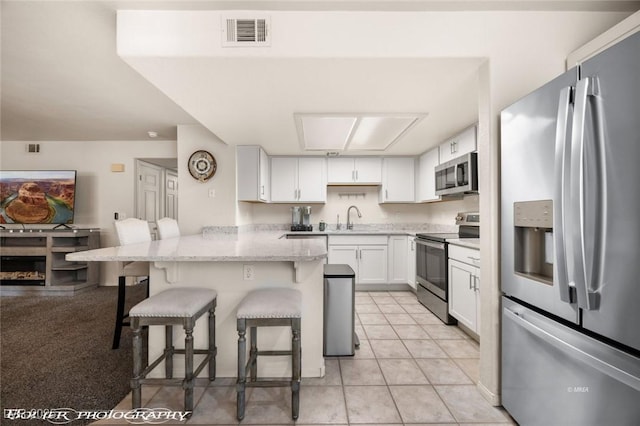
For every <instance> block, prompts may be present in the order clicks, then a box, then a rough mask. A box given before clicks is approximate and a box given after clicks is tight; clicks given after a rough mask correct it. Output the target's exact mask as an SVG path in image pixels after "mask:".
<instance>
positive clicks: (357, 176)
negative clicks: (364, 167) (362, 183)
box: [356, 170, 358, 181]
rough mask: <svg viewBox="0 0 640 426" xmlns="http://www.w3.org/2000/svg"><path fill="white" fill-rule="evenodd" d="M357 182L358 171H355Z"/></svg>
mask: <svg viewBox="0 0 640 426" xmlns="http://www.w3.org/2000/svg"><path fill="white" fill-rule="evenodd" d="M357 180H358V171H357V170H356V181H357Z"/></svg>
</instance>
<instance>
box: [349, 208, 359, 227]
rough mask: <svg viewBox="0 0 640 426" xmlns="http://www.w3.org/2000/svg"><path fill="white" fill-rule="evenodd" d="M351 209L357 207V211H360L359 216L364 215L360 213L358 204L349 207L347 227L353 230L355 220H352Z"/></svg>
mask: <svg viewBox="0 0 640 426" xmlns="http://www.w3.org/2000/svg"><path fill="white" fill-rule="evenodd" d="M351 209H356V212H357V213H358V217H362V213H360V210H358V208H357V207H356V206H350V207H349V208H348V209H347V229H349V230H351V229H353V222H351V216H350V215H351Z"/></svg>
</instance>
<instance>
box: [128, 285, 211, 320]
mask: <svg viewBox="0 0 640 426" xmlns="http://www.w3.org/2000/svg"><path fill="white" fill-rule="evenodd" d="M217 295H218V293H217V292H216V291H215V290H212V289H208V288H199V287H179V288H172V289H169V290H165V291H163V292H161V293H158V294H156V295H154V296H151V297H150V298H148V299H145V300H143V301H142V302H140V303H138V304H137V305H136V306H134V307H133V308H131V310H130V311H129V316H130V317H180V318H189V317H192V316H194V315H195V314H196V313H198V312H199V311H201V310H202V309H203V308H204V307H205V306H207V304H208V303H210V302H211V301H212V300H213V299H215V298H216V297H217Z"/></svg>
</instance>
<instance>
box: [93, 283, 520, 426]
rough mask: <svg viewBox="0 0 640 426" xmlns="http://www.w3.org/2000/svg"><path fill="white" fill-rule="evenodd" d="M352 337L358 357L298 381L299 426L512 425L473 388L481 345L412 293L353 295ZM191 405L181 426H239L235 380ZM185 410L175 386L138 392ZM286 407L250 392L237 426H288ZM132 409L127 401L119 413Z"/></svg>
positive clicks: (149, 401)
mask: <svg viewBox="0 0 640 426" xmlns="http://www.w3.org/2000/svg"><path fill="white" fill-rule="evenodd" d="M356 332H357V334H358V336H359V338H360V349H359V350H357V351H356V355H355V356H353V357H339V358H328V359H327V360H326V361H325V363H326V375H325V377H323V378H312V379H303V380H302V388H301V391H300V418H299V419H298V421H297V422H296V424H298V425H316V424H324V425H328V424H330V425H350V424H354V425H359V426H366V425H377V426H381V425H392V424H393V425H399V424H412V425H421V424H431V425H433V424H447V425H452V424H453V425H455V424H461V425H466V424H474V425H478V424H483V425H491V424H501V425H504V424H515V423H514V422H513V420H511V418H510V417H509V416H508V415H507V414H506V412H505V411H504V410H503V409H501V408H496V407H492V406H491V405H490V404H489V403H488V402H487V401H486V400H485V399H484V398H483V397H482V396H481V395H480V393H479V392H478V390H477V388H476V383H477V380H478V372H479V368H478V358H479V345H478V344H477V343H476V342H475V341H474V340H472V339H470V338H469V337H468V336H467V335H466V334H465V333H464V332H463V331H461V330H460V329H459V328H458V327H455V326H446V325H444V324H442V322H440V320H439V319H438V318H437V317H436V316H435V315H433V314H432V313H431V312H429V311H428V310H427V309H426V308H424V307H423V306H422V305H421V304H420V303H419V302H418V301H417V300H416V297H415V295H414V294H412V293H410V292H357V293H356ZM194 400H195V401H196V407H195V409H194V413H193V416H192V417H191V418H190V419H189V420H188V421H187V422H186V424H201V425H204V424H207V425H231V424H238V421H237V420H236V417H235V413H236V393H235V380H234V379H231V378H221V379H217V380H216V381H215V382H213V383H211V384H209V386H208V387H206V388H200V387H198V388H196V390H195V398H194ZM182 403H183V393H182V389H181V388H179V387H162V388H153V387H143V404H144V406H146V407H165V408H169V409H173V410H181V409H182ZM290 404H291V392H290V390H289V389H288V388H250V389H248V390H247V407H246V413H245V418H244V420H243V421H242V424H251V425H276V424H277V425H286V424H293V421H292V420H291V408H290V407H291V405H290ZM130 408H131V395H130V394H129V396H127V397H126V398H125V399H124V400H123V401H122V402H121V403H120V404H118V406H117V407H116V409H117V410H128V409H130ZM121 423H124V424H126V423H127V422H126V421H122V422H121ZM94 424H114V421H113V420H110V421H108V422H96V423H94ZM164 424H170V423H164Z"/></svg>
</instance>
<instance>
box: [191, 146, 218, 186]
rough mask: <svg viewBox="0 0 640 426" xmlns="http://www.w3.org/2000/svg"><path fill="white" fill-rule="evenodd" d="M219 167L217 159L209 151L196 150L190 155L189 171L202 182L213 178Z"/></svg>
mask: <svg viewBox="0 0 640 426" xmlns="http://www.w3.org/2000/svg"><path fill="white" fill-rule="evenodd" d="M217 168H218V164H217V163H216V159H215V158H213V155H211V153H209V152H207V151H203V150H200V151H196V152H194V153H193V154H191V157H189V173H191V176H193V178H194V179H197V180H199V181H200V182H206V181H208V180H209V179H211V178H212V177H213V175H214V174H216V170H217Z"/></svg>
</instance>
